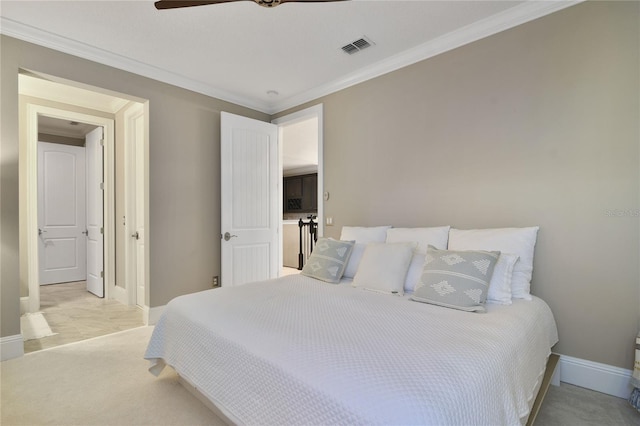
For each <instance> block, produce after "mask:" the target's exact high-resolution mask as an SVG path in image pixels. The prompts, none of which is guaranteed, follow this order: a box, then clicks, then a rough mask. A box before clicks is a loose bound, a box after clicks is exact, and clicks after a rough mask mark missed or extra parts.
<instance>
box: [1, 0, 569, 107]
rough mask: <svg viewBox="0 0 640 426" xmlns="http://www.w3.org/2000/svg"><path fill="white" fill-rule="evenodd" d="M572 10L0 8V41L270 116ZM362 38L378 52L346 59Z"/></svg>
mask: <svg viewBox="0 0 640 426" xmlns="http://www.w3.org/2000/svg"><path fill="white" fill-rule="evenodd" d="M575 3H576V2H572V1H563V0H556V1H509V0H501V1H484V0H472V1H398V0H386V1H364V0H351V1H341V2H332V3H286V4H283V5H280V6H278V7H276V8H273V9H267V8H263V7H260V6H258V5H256V4H254V3H252V2H249V1H239V2H233V3H222V4H217V5H207V6H198V7H191V8H185V9H172V10H163V11H158V10H156V9H155V7H154V5H153V0H137V1H121V0H117V1H116V0H111V1H95V0H65V1H25V0H20V1H12V0H2V1H1V2H0V16H1V17H2V20H1V21H0V32H2V33H3V34H6V35H9V36H12V37H16V38H20V39H23V40H26V41H30V42H33V43H36V44H40V45H43V46H46V47H51V48H54V49H57V50H60V51H63V52H67V53H71V54H74V55H77V56H80V57H84V58H87V59H90V60H94V61H97V62H100V63H103V64H106V65H110V66H113V67H116V68H120V69H124V70H127V71H132V72H136V73H138V74H141V75H145V76H147V77H151V78H155V79H158V80H161V81H164V82H167V83H171V84H175V85H177V86H180V87H184V88H187V89H190V90H194V91H197V92H200V93H204V94H207V95H210V96H215V97H218V98H220V99H224V100H227V101H230V102H234V103H237V104H240V105H244V106H247V107H250V108H254V109H257V110H260V111H263V112H266V113H275V112H278V111H281V110H284V109H286V108H289V107H293V106H296V105H299V104H301V103H303V102H306V101H309V100H312V99H315V98H317V97H319V96H323V95H326V94H328V93H331V92H333V91H336V90H340V89H342V88H345V87H348V86H350V85H353V84H356V83H358V82H361V81H364V80H367V79H369V78H372V77H375V76H378V75H381V74H384V73H386V72H389V71H392V70H394V69H397V68H400V67H402V66H406V65H409V64H411V63H414V62H417V61H419V60H422V59H425V58H428V57H430V56H433V55H436V54H438V53H441V52H444V51H446V50H449V49H452V48H455V47H458V46H461V45H463V44H466V43H469V42H472V41H475V40H477V39H480V38H483V37H486V36H488V35H491V34H495V33H496V32H499V31H502V30H504V29H507V28H510V27H513V26H515V25H519V24H521V23H523V22H527V21H529V20H531V19H535V18H538V17H540V16H543V15H546V14H548V13H552V12H554V11H557V10H560V9H562V8H564V7H567V6H570V5H572V4H575ZM362 36H366V37H367V38H368V39H370V40H372V41H373V42H374V43H375V45H374V46H372V47H370V48H368V49H365V50H363V51H361V52H358V53H356V54H355V55H348V54H346V53H344V52H343V51H342V50H341V47H342V46H343V45H345V44H348V43H350V42H352V41H354V40H357V39H359V38H361V37H362ZM269 91H275V92H277V93H278V94H277V95H273V94H271V95H270V94H268V92H269Z"/></svg>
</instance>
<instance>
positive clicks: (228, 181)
mask: <svg viewBox="0 0 640 426" xmlns="http://www.w3.org/2000/svg"><path fill="white" fill-rule="evenodd" d="M221 129H222V131H221V143H220V161H221V165H220V173H221V177H220V182H221V203H222V205H221V210H222V211H221V228H220V229H221V232H222V236H221V237H222V240H221V253H222V259H221V265H222V266H221V267H222V271H221V284H222V285H223V286H230V285H240V284H245V283H248V282H252V281H260V280H265V279H268V278H275V277H277V276H278V270H279V268H278V249H279V245H278V222H279V220H280V218H279V217H278V211H279V208H278V206H279V204H278V203H279V197H278V186H279V183H278V128H277V126H275V125H274V124H271V123H265V122H263V121H258V120H253V119H250V118H246V117H241V116H238V115H233V114H229V113H225V112H223V113H221Z"/></svg>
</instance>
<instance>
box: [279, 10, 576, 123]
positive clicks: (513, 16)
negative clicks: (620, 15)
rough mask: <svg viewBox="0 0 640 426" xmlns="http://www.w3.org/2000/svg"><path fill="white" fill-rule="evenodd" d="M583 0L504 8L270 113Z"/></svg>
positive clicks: (288, 101)
mask: <svg viewBox="0 0 640 426" xmlns="http://www.w3.org/2000/svg"><path fill="white" fill-rule="evenodd" d="M583 1H585V0H550V1H545V0H541V1H538V0H534V1H526V2H525V3H523V4H520V5H518V6H515V7H512V8H510V9H507V10H505V11H503V12H500V13H497V14H495V15H492V16H490V17H488V18H485V19H483V20H480V21H477V22H474V23H472V24H469V25H467V26H465V27H462V28H460V29H458V30H455V31H452V32H450V33H447V34H444V35H442V36H440V37H438V38H435V39H433V40H430V41H428V42H426V43H424V44H421V45H419V46H417V47H414V48H412V49H409V50H406V51H404V52H402V53H399V54H397V55H394V56H392V57H390V58H388V59H385V60H383V61H380V62H378V63H376V64H374V65H371V66H368V67H366V68H363V69H360V70H358V71H356V72H354V73H351V74H348V75H346V76H344V77H342V78H340V79H337V80H334V81H331V82H329V83H327V84H324V85H321V86H318V87H315V88H313V89H311V90H308V91H306V92H303V93H300V94H298V95H295V96H291V97H289V98H287V99H283V100H282V101H280V102H277V103H274V104H273V106H272V108H271V110H270V111H269V113H270V114H275V113H278V112H282V111H284V110H286V109H289V108H293V107H295V106H297V105H301V104H303V103H305V102H309V101H312V100H314V99H318V98H320V97H322V96H326V95H329V94H331V93H335V92H337V91H340V90H343V89H346V88H348V87H350V86H354V85H356V84H359V83H362V82H365V81H367V80H371V79H373V78H376V77H379V76H381V75H384V74H387V73H390V72H392V71H395V70H398V69H400V68H404V67H406V66H409V65H412V64H415V63H417V62H420V61H423V60H425V59H429V58H431V57H434V56H436V55H439V54H441V53H444V52H447V51H449V50H453V49H456V48H458V47H461V46H464V45H465V44H469V43H472V42H474V41H477V40H480V39H483V38H486V37H489V36H492V35H494V34H497V33H499V32H502V31H505V30H508V29H509V28H513V27H516V26H518V25H522V24H524V23H526V22H529V21H532V20H534V19H538V18H541V17H543V16H545V15H549V14H551V13H554V12H557V11H559V10H562V9H565V8H567V7H570V6H574V5H576V4H579V3H582V2H583Z"/></svg>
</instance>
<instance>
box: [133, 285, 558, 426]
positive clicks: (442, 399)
mask: <svg viewBox="0 0 640 426" xmlns="http://www.w3.org/2000/svg"><path fill="white" fill-rule="evenodd" d="M528 299H530V300H524V299H514V300H513V302H512V303H511V304H490V303H487V304H486V312H484V313H473V312H466V311H462V310H457V309H449V308H446V307H443V306H437V305H433V304H430V303H419V302H416V301H414V300H411V294H405V295H403V296H401V295H389V294H384V293H381V292H377V291H365V290H363V289H361V288H356V287H354V286H353V281H352V280H351V279H348V278H347V279H345V278H342V279H341V280H340V281H338V282H337V283H336V284H330V283H327V282H324V281H320V280H318V279H314V278H311V277H308V276H304V275H301V274H297V275H291V276H286V277H282V278H278V279H274V280H268V281H263V282H257V283H251V284H246V285H242V286H237V287H222V288H218V289H212V290H207V291H203V292H200V293H195V294H191V295H185V296H181V297H178V298H176V299H174V300H172V301H171V302H170V303H169V304H168V305H167V306H166V309H165V311H164V313H163V315H162V316H161V318H160V320H159V321H158V323H157V325H156V326H155V330H154V332H153V335H152V338H151V340H150V342H149V345H148V348H147V351H146V354H145V358H146V359H148V360H149V361H150V362H151V367H150V371H151V372H152V373H154V374H159V373H160V371H161V370H162V369H163V368H164V367H165V366H166V365H169V366H171V367H172V368H174V369H175V370H176V371H177V373H178V374H179V375H180V377H181V378H182V379H183V380H185V381H186V382H187V383H188V384H190V385H191V386H192V387H193V388H195V389H196V390H197V391H198V392H199V393H200V394H201V395H203V396H204V397H205V398H206V399H207V400H208V401H210V402H211V403H212V404H213V405H214V406H215V407H217V409H218V410H219V411H220V412H221V413H222V414H223V415H224V416H225V417H226V418H227V420H229V421H230V422H232V423H235V424H270V425H275V424H278V425H289V424H295V425H300V424H323V425H325V424H367V425H371V424H394V425H400V424H431V425H462V424H465V425H481V424H483V425H485V424H486V425H520V424H524V423H525V422H526V420H527V418H528V416H529V413H530V411H531V407H532V404H533V401H534V399H535V397H536V394H537V392H538V389H539V388H540V386H541V381H542V378H543V375H544V373H545V367H546V365H547V360H548V358H549V355H550V353H551V347H552V346H553V345H554V344H555V343H556V342H557V340H558V335H557V329H556V324H555V322H554V318H553V315H552V313H551V311H550V309H549V307H548V305H547V304H546V303H545V302H544V301H543V300H541V299H539V298H537V297H535V296H530V297H529V298H528Z"/></svg>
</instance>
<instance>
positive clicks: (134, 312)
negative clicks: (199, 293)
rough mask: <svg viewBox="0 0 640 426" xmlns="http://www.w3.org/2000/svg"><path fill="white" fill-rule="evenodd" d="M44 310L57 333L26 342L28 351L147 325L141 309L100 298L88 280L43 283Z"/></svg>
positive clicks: (41, 298) (41, 306)
mask: <svg viewBox="0 0 640 426" xmlns="http://www.w3.org/2000/svg"><path fill="white" fill-rule="evenodd" d="M40 312H42V314H43V315H44V317H45V319H46V320H47V322H48V323H49V327H51V330H52V331H53V332H54V333H57V334H55V335H53V336H48V337H43V338H40V339H33V340H27V341H25V342H24V352H25V353H29V352H35V351H38V350H41V349H47V348H52V347H54V346H60V345H64V344H67V343H72V342H77V341H80V340H86V339H90V338H92V337H98V336H103V335H105V334H111V333H116V332H118V331H122V330H128V329H131V328H136V327H140V326H142V325H144V321H143V318H142V310H141V309H140V308H138V307H136V306H126V305H123V304H121V303H120V302H117V301H115V300H105V299H101V298H99V297H96V296H94V295H93V294H91V293H89V292H88V291H87V290H86V282H85V281H77V282H72V283H63V284H54V285H46V286H41V287H40Z"/></svg>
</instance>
